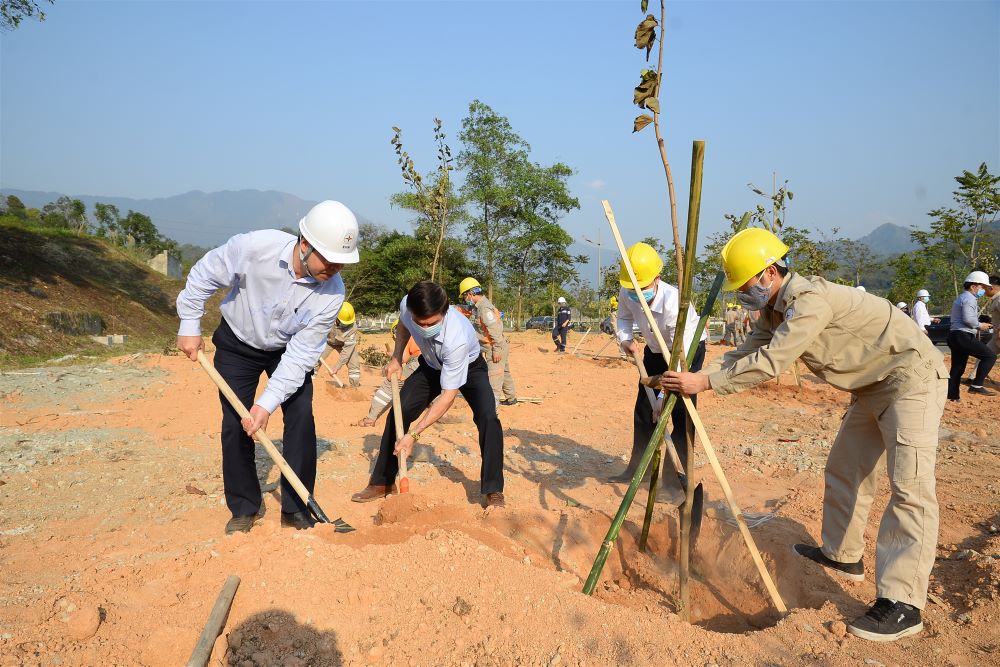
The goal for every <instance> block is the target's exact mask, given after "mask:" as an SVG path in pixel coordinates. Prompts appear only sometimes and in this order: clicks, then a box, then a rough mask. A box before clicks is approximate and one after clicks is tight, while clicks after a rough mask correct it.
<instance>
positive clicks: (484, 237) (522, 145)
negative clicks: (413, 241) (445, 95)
mask: <svg viewBox="0 0 1000 667" xmlns="http://www.w3.org/2000/svg"><path fill="white" fill-rule="evenodd" d="M458 136H459V139H461V141H462V144H463V148H462V150H461V151H460V152H459V154H458V168H459V169H461V170H462V171H463V172H464V173H465V182H464V183H463V185H462V189H461V192H462V194H463V195H464V196H465V198H466V200H467V201H468V203H469V204H470V205H472V206H473V207H474V208H475V209H476V212H475V215H473V216H471V217H470V220H469V223H468V224H467V225H466V235H467V239H468V243H469V248H470V250H471V252H472V255H473V257H475V259H476V260H477V261H479V262H480V263H481V264H482V266H483V282H484V283H485V286H486V292H487V295H488V296H489V298H490V300H492V299H493V287H494V285H495V284H496V283H497V276H498V273H499V270H500V269H501V268H502V267H501V266H500V264H501V261H502V259H501V254H502V251H503V249H504V243H505V242H506V241H505V240H506V239H507V238H508V236H509V235H510V233H511V231H512V229H513V227H514V226H515V224H516V223H517V220H516V218H515V217H512V216H511V215H510V213H511V211H513V210H515V209H516V208H517V203H516V202H515V196H514V185H515V183H516V177H515V174H516V173H517V170H518V169H519V168H521V166H522V165H523V163H524V162H526V161H527V159H528V150H530V147H529V146H528V144H527V143H526V142H525V141H524V139H522V138H521V137H520V136H519V135H518V134H517V133H516V132H514V130H513V128H512V127H511V125H510V122H509V121H508V120H507V119H506V118H505V117H503V116H501V115H500V114H498V113H496V112H495V111H494V110H493V109H492V108H490V106H489V105H487V104H485V103H483V102H480V101H479V100H473V101H472V102H471V103H470V104H469V114H468V116H466V117H465V118H464V119H463V120H462V131H461V133H459V135H458Z"/></svg>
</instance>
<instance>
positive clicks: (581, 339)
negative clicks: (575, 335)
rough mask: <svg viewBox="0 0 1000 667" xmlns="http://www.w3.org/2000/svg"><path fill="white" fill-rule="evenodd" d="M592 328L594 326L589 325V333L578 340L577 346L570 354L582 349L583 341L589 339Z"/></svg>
mask: <svg viewBox="0 0 1000 667" xmlns="http://www.w3.org/2000/svg"><path fill="white" fill-rule="evenodd" d="M592 328H593V327H587V333H585V334H583V337H582V338H580V340H578V341H576V346H575V347H574V348H573V351H572V352H570V354H576V351H577V350H579V349H580V346H581V345H583V341H585V340H587V336H589V335H590V330H591V329H592Z"/></svg>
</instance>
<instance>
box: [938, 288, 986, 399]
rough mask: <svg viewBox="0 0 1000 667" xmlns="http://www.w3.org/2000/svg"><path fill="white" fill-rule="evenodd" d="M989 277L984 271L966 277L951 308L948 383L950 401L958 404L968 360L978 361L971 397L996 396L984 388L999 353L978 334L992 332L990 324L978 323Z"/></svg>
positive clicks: (970, 389)
mask: <svg viewBox="0 0 1000 667" xmlns="http://www.w3.org/2000/svg"><path fill="white" fill-rule="evenodd" d="M988 289H992V288H991V287H990V277H989V276H988V275H986V273H985V272H983V271H973V272H972V273H970V274H969V275H968V276H966V277H965V283H964V284H963V287H962V292H961V294H959V295H958V297H957V298H956V299H955V302H954V303H953V304H952V306H951V331H950V332H949V333H948V347H949V348H951V377H950V378H949V379H948V400H950V401H958V400H960V398H961V396H960V394H959V390H960V388H961V382H962V373H964V372H965V365H966V364H967V363H968V362H969V357H975V358H976V359H978V360H979V366H978V368H977V369H976V377H974V378H973V379H972V383H971V384H970V385H969V393H970V394H981V395H983V396H995V395H996V392H995V391H993V390H992V389H987V388H986V387H984V386H983V382H984V381H985V380H986V376H987V375H989V374H990V371H991V370H992V369H993V365H994V364H995V363H996V361H997V353H996V352H994V351H993V350H992V349H990V348H989V347H988V346H987V345H986V344H985V343H983V342H982V341H981V340H979V333H980V332H986V331H989V330H990V328H991V325H990V323H988V322H980V321H979V299H981V298H982V297H984V296H986V291H987V290H988Z"/></svg>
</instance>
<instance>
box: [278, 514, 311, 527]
mask: <svg viewBox="0 0 1000 667" xmlns="http://www.w3.org/2000/svg"><path fill="white" fill-rule="evenodd" d="M315 525H316V519H314V518H312V515H310V514H309V512H282V513H281V527H282V528H294V529H295V530H305V529H307V528H312V527H313V526H315Z"/></svg>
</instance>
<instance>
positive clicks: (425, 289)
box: [406, 280, 448, 320]
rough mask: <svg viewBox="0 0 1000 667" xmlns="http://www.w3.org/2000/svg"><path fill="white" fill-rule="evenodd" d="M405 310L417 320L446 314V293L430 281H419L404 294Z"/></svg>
mask: <svg viewBox="0 0 1000 667" xmlns="http://www.w3.org/2000/svg"><path fill="white" fill-rule="evenodd" d="M406 309H407V310H408V311H410V313H411V314H412V315H413V316H414V317H416V318H418V319H421V320H422V319H426V318H428V317H432V316H434V315H443V314H445V313H446V312H448V293H447V292H445V291H444V288H443V287H441V286H440V285H438V284H437V283H435V282H431V281H430V280H421V281H420V282H419V283H417V284H416V285H414V286H413V287H411V288H410V291H409V292H407V293H406Z"/></svg>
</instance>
